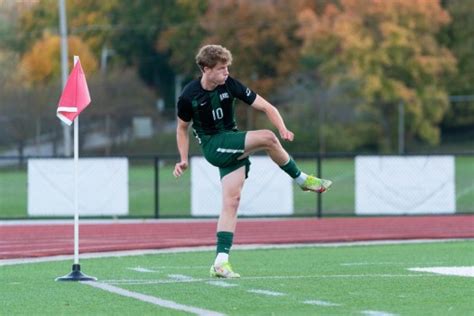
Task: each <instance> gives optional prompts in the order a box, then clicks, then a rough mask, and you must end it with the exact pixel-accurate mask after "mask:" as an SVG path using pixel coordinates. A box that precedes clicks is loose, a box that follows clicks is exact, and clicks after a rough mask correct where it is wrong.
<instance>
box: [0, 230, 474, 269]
mask: <svg viewBox="0 0 474 316" xmlns="http://www.w3.org/2000/svg"><path fill="white" fill-rule="evenodd" d="M0 226H1V225H0ZM472 240H473V239H472V238H451V239H411V240H410V239H407V240H405V239H403V240H374V241H355V242H335V243H309V244H298V243H294V244H252V245H235V246H232V249H234V250H255V249H286V248H311V247H322V248H338V247H354V246H377V245H397V244H425V243H437V242H442V243H446V242H456V241H472ZM215 248H216V247H215V246H196V247H179V248H167V249H158V250H147V249H145V250H143V249H142V250H123V251H106V252H91V253H81V259H93V258H110V257H126V256H142V255H159V254H166V253H183V252H201V251H210V250H215ZM73 258H74V256H73V255H57V256H49V257H40V258H19V259H0V266H10V265H17V264H28V263H39V262H51V261H65V260H72V259H73Z"/></svg>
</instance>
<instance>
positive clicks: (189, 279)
mask: <svg viewBox="0 0 474 316" xmlns="http://www.w3.org/2000/svg"><path fill="white" fill-rule="evenodd" d="M168 277H169V278H170V279H173V280H176V281H181V282H193V281H195V280H196V279H195V278H193V277H190V276H187V275H182V274H168Z"/></svg>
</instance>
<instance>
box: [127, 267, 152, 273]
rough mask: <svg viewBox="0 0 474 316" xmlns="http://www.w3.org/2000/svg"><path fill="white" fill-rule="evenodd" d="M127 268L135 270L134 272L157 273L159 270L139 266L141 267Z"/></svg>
mask: <svg viewBox="0 0 474 316" xmlns="http://www.w3.org/2000/svg"><path fill="white" fill-rule="evenodd" d="M127 269H128V270H132V271H135V272H142V273H157V272H159V271H156V270H151V269H147V268H141V267H136V268H127Z"/></svg>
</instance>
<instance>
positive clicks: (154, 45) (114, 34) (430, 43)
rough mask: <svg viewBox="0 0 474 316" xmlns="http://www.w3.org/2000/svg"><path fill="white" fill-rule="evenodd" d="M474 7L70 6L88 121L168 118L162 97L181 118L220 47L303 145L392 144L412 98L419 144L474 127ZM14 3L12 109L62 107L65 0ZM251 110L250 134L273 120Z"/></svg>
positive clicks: (7, 81)
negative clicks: (181, 105)
mask: <svg viewBox="0 0 474 316" xmlns="http://www.w3.org/2000/svg"><path fill="white" fill-rule="evenodd" d="M473 2H474V1H472V0H468V1H437V0H430V1H426V0H412V1H405V0H391V1H381V0H293V1H285V0H259V1H251V0H223V1H206V0H176V1H173V0H158V1H154V0H153V1H152V0H142V1H120V0H110V1H95V0H68V1H66V4H67V17H68V27H69V38H68V42H69V54H70V55H71V56H72V55H80V56H81V62H82V64H83V67H84V69H85V70H86V73H87V74H88V78H89V77H91V78H92V77H93V79H91V82H93V84H92V86H91V94H92V97H93V100H94V102H95V103H97V104H99V103H100V106H95V107H92V108H91V110H88V112H90V113H89V114H88V115H91V116H94V117H99V118H100V117H102V118H105V117H113V118H115V119H114V122H115V125H114V128H112V129H111V131H112V132H113V131H114V130H116V133H120V130H121V129H123V128H124V127H126V126H129V125H130V117H132V116H133V115H150V116H153V117H154V119H155V121H157V120H166V117H162V116H163V115H160V114H157V113H156V108H155V107H156V103H155V102H154V101H153V100H154V99H155V98H161V99H162V100H163V102H164V105H165V109H169V112H170V113H171V114H173V113H174V112H173V108H174V104H175V98H176V94H177V93H179V90H180V89H181V87H182V86H183V85H184V84H185V83H186V82H187V81H189V80H191V79H192V78H194V77H196V76H198V75H199V72H198V69H197V67H196V66H195V64H194V55H195V54H196V51H197V49H198V48H199V47H200V46H201V45H203V44H206V43H219V44H222V45H223V46H226V47H227V48H229V49H230V50H231V51H232V52H233V55H234V65H233V66H232V67H231V75H233V76H235V77H237V78H239V79H240V80H241V81H242V82H244V83H245V84H247V85H248V86H250V87H251V88H252V89H254V90H256V91H257V92H258V93H259V94H261V95H263V96H264V97H266V98H268V99H269V100H270V101H272V102H273V103H274V104H275V105H277V106H278V107H279V108H280V110H281V111H282V112H284V115H285V116H286V117H287V119H288V120H289V122H288V125H289V126H290V128H291V129H293V130H294V131H295V132H296V135H297V139H299V140H300V142H295V144H293V145H292V146H296V147H295V148H294V149H296V150H299V151H302V150H301V149H305V150H324V151H349V150H376V151H381V152H392V151H394V148H396V145H397V128H398V123H399V120H400V113H399V109H400V106H403V109H404V112H403V115H404V117H403V119H404V125H405V126H404V129H405V139H406V141H408V142H410V141H411V142H416V143H421V144H428V145H432V146H436V145H437V144H439V143H440V140H441V131H442V129H465V128H472V126H474V109H473V104H472V102H471V103H469V102H468V103H465V104H462V105H459V106H456V107H453V106H452V104H451V103H450V100H449V96H450V95H466V94H474V88H473V82H474V81H473V79H474V78H473V74H474V65H473V60H474V58H473V57H474V56H473V50H472V47H474V45H473V44H474V43H473V40H474V39H473V37H472V31H473V29H474V27H473V23H474V3H473ZM3 11H4V12H3V14H4V17H5V19H2V20H3V22H2V23H0V39H1V42H0V66H2V69H6V70H7V71H2V74H1V75H0V83H1V84H2V87H4V88H3V89H2V91H1V92H0V93H1V94H3V95H4V96H3V97H2V98H1V100H2V101H1V102H0V117H2V115H3V117H10V118H11V117H18V119H21V117H22V113H29V115H30V118H31V117H41V116H42V115H43V113H45V111H46V112H48V111H49V113H51V111H54V108H55V102H56V100H55V99H54V97H55V95H54V93H53V92H52V91H55V89H58V83H59V78H60V62H59V61H60V58H59V50H60V48H59V34H58V33H59V32H58V25H59V16H58V8H57V0H43V1H37V2H35V3H32V4H24V3H23V4H22V5H21V4H17V5H11V6H10V7H8V6H7V7H5V8H3ZM104 55H105V56H104ZM69 60H70V62H71V64H72V58H69ZM70 66H71V65H70ZM106 66H107V67H106ZM105 72H106V73H105ZM133 73H134V74H133ZM124 74H126V76H125V75H124ZM134 76H138V77H139V78H140V80H138V79H135V77H134ZM124 78H128V79H129V80H132V81H135V80H136V82H137V83H135V84H127V82H125V81H124ZM106 86H107V87H108V88H104V87H106ZM114 87H116V89H114ZM114 91H115V92H114ZM126 91H128V92H126ZM109 93H112V94H111V95H110V94H109ZM127 93H128V94H127ZM94 95H95V98H94ZM124 95H128V96H124ZM28 98H29V99H28ZM40 100H41V102H40ZM42 102H44V103H42ZM238 116H239V123H240V125H245V127H246V128H260V127H264V126H265V124H266V123H265V122H264V120H262V119H261V117H260V116H259V115H258V114H255V113H252V112H251V111H247V110H246V108H245V107H239V109H238ZM171 117H172V115H170V117H168V119H170V118H171ZM9 121H11V122H13V123H11V128H13V130H15V129H16V130H17V132H16V133H15V132H13V133H12V132H11V131H10V132H9V135H10V140H11V139H12V138H13V139H16V140H17V141H18V140H20V139H25V138H26V137H28V135H29V134H31V133H32V132H33V127H30V128H28V124H19V123H18V122H16V121H14V120H12V119H10V120H9ZM48 124H49V123H48ZM48 124H44V123H43V124H41V125H42V126H44V125H48ZM22 125H26V126H23V127H20V126H22ZM30 125H31V124H30ZM3 126H4V128H5V125H3ZM37 129H38V127H37V126H36V128H35V130H37ZM7 134H8V133H7V132H6V131H5V132H2V135H4V136H3V137H0V146H1V142H2V138H3V142H4V143H5V142H6V141H7V140H6V137H5V135H7Z"/></svg>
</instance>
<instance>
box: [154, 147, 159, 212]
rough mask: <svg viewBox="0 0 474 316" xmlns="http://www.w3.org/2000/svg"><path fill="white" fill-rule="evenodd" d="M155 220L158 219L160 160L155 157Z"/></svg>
mask: <svg viewBox="0 0 474 316" xmlns="http://www.w3.org/2000/svg"><path fill="white" fill-rule="evenodd" d="M154 162H155V218H159V217H160V158H159V157H157V156H155V159H154Z"/></svg>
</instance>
